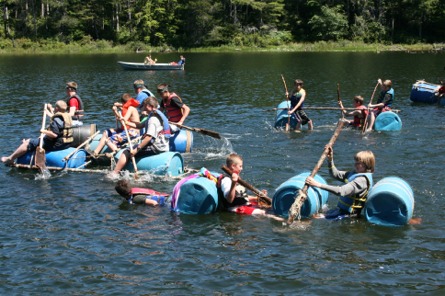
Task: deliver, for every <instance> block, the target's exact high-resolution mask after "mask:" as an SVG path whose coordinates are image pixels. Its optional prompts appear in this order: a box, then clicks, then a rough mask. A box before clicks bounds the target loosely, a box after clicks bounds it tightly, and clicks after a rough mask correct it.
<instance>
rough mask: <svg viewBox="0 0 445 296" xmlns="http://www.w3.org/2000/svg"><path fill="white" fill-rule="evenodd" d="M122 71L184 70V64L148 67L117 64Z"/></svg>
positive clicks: (146, 65) (161, 64) (138, 64)
mask: <svg viewBox="0 0 445 296" xmlns="http://www.w3.org/2000/svg"><path fill="white" fill-rule="evenodd" d="M117 63H118V64H119V65H121V67H122V68H123V69H124V70H146V71H157V70H184V64H182V65H176V64H170V63H156V64H153V65H148V64H144V63H132V62H123V61H118V62H117Z"/></svg>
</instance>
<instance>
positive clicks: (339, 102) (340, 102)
mask: <svg viewBox="0 0 445 296" xmlns="http://www.w3.org/2000/svg"><path fill="white" fill-rule="evenodd" d="M337 102H338V105H339V106H340V109H341V111H340V113H341V118H342V119H343V118H345V113H344V112H343V110H344V109H345V108H344V107H343V102H342V101H341V97H340V83H337Z"/></svg>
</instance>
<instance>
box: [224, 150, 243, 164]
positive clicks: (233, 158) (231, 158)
mask: <svg viewBox="0 0 445 296" xmlns="http://www.w3.org/2000/svg"><path fill="white" fill-rule="evenodd" d="M242 161H243V158H242V157H241V155H238V154H236V153H230V154H229V155H228V156H227V158H226V165H227V166H228V167H230V166H231V165H232V164H234V163H238V162H242Z"/></svg>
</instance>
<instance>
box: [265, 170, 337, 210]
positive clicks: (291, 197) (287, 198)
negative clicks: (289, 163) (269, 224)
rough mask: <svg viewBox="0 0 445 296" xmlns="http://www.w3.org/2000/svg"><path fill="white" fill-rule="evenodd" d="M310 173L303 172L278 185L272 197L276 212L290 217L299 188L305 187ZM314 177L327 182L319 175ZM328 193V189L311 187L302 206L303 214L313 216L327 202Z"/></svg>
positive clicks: (321, 181) (324, 182)
mask: <svg viewBox="0 0 445 296" xmlns="http://www.w3.org/2000/svg"><path fill="white" fill-rule="evenodd" d="M309 175H310V173H309V172H305V173H301V174H299V175H296V176H294V177H292V178H290V179H289V180H287V181H285V182H284V183H282V184H281V185H280V186H278V188H277V189H276V190H275V194H274V196H273V198H272V208H273V210H274V212H275V214H277V215H279V216H283V217H288V215H289V209H290V207H291V205H292V204H293V203H294V201H295V197H296V196H297V195H298V192H299V190H300V189H302V188H303V187H304V184H305V181H306V177H307V176H309ZM314 179H315V180H316V181H318V182H320V183H322V184H327V183H326V181H325V180H324V179H323V178H322V177H321V176H319V175H315V177H314ZM328 195H329V193H328V192H327V191H326V190H322V189H320V188H314V187H309V188H308V190H307V199H306V201H305V202H304V204H303V206H302V207H301V216H302V217H311V216H312V215H313V214H315V213H317V212H318V211H319V210H320V209H321V207H322V206H323V205H324V204H326V202H327V200H328Z"/></svg>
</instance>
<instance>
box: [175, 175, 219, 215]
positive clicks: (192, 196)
mask: <svg viewBox="0 0 445 296" xmlns="http://www.w3.org/2000/svg"><path fill="white" fill-rule="evenodd" d="M205 170H206V169H205V168H202V169H201V172H202V171H205ZM211 174H212V175H213V176H215V177H218V176H219V175H220V174H218V173H213V172H212V173H211ZM171 209H172V211H174V212H177V213H181V214H190V215H198V214H211V213H214V212H216V211H217V209H218V190H217V188H216V183H215V181H213V180H210V179H208V178H207V177H204V176H203V174H202V173H196V174H193V175H190V176H188V177H186V178H184V179H182V180H180V181H179V182H178V183H177V184H176V185H175V187H174V188H173V192H172V198H171Z"/></svg>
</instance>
